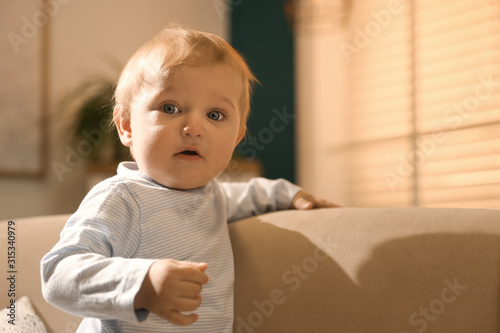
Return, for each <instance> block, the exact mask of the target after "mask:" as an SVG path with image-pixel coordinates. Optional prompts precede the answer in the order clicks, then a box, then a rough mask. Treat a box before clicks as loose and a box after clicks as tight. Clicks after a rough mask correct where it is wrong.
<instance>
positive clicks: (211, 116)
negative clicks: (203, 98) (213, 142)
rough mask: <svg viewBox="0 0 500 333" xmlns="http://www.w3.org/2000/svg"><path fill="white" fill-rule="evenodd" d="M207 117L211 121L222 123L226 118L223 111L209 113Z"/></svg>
mask: <svg viewBox="0 0 500 333" xmlns="http://www.w3.org/2000/svg"><path fill="white" fill-rule="evenodd" d="M207 117H208V119H210V120H216V121H220V120H222V119H224V118H225V117H226V116H225V115H224V114H223V113H222V112H221V111H210V112H209V113H207Z"/></svg>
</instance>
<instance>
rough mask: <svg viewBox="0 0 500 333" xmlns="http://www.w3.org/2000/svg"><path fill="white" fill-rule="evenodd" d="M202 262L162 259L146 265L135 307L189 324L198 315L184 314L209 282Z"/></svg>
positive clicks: (199, 300) (198, 302)
mask: <svg viewBox="0 0 500 333" xmlns="http://www.w3.org/2000/svg"><path fill="white" fill-rule="evenodd" d="M206 269H207V264H205V263H193V262H186V261H175V260H170V259H164V260H159V261H156V262H155V263H154V264H153V265H152V266H151V268H150V269H149V271H148V273H147V274H146V277H145V279H144V281H143V283H142V286H141V289H139V292H138V293H137V295H136V297H135V300H134V308H135V310H141V309H146V310H148V311H150V312H152V313H154V314H156V315H157V316H159V317H162V318H164V319H167V320H168V321H170V322H171V323H172V324H176V325H189V324H192V323H194V322H195V321H196V320H198V315H197V314H194V313H191V314H183V313H182V312H186V311H194V310H196V309H197V308H198V307H199V306H200V304H201V295H200V294H201V290H202V288H203V285H204V284H206V283H207V282H208V276H207V275H206V274H205V273H204V271H205V270H206Z"/></svg>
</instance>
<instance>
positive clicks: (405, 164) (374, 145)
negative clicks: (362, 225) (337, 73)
mask: <svg viewBox="0 0 500 333" xmlns="http://www.w3.org/2000/svg"><path fill="white" fill-rule="evenodd" d="M347 29H348V34H347V36H346V38H345V43H343V44H342V45H340V46H339V47H341V49H342V51H343V53H344V55H345V58H346V63H347V66H348V73H349V75H348V77H349V81H348V82H347V84H348V87H349V88H348V91H349V93H348V97H347V100H348V103H347V104H348V106H347V107H348V116H347V124H346V125H347V126H348V131H347V133H348V137H347V140H346V144H345V145H343V146H342V147H337V148H336V153H338V154H342V155H343V156H345V160H346V161H347V166H348V167H347V174H348V177H347V182H348V186H347V187H348V188H349V190H348V191H349V193H348V197H349V199H350V202H349V204H350V205H362V206H379V205H391V206H397V205H401V206H407V205H414V206H449V207H450V206H451V207H483V208H500V0H418V1H417V0H405V1H403V0H401V1H395V0H389V1H387V0H363V1H362V0H358V1H355V2H354V5H353V7H352V9H351V18H350V21H349V26H348V27H347Z"/></svg>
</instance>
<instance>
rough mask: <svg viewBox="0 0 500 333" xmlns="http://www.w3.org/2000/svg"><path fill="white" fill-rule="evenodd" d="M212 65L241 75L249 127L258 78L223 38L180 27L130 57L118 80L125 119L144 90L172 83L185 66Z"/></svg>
mask: <svg viewBox="0 0 500 333" xmlns="http://www.w3.org/2000/svg"><path fill="white" fill-rule="evenodd" d="M212 64H226V65H229V66H230V67H231V68H233V69H234V70H235V71H236V72H237V73H239V74H240V76H241V78H242V81H243V87H244V91H243V92H242V96H241V99H240V109H241V112H242V117H241V118H242V124H245V123H246V120H247V118H248V114H249V112H250V96H251V92H252V87H253V85H254V84H255V83H256V82H257V79H256V78H255V76H254V75H253V74H252V72H251V70H250V68H249V67H248V65H247V64H246V62H245V60H244V59H243V57H242V56H241V55H240V54H239V53H238V52H237V51H236V50H235V49H234V48H233V47H232V46H231V45H229V43H227V42H226V41H225V40H224V39H222V38H221V37H219V36H216V35H213V34H210V33H207V32H202V31H196V30H191V29H186V28H182V27H178V26H176V27H167V28H164V29H163V30H161V31H160V32H159V33H158V34H156V35H155V36H154V37H153V38H151V39H150V40H149V41H147V42H146V43H145V44H143V45H142V46H141V47H140V48H139V49H138V50H137V51H136V52H135V54H134V55H133V56H132V57H131V58H130V60H129V61H128V63H127V65H126V66H125V68H124V69H123V71H122V74H121V76H120V79H119V80H118V84H117V87H116V90H115V96H114V98H115V103H116V105H120V107H121V112H122V116H125V117H128V116H129V115H130V109H131V104H132V102H133V99H134V97H135V96H136V95H137V94H138V93H139V92H140V91H141V90H142V89H143V88H154V87H161V86H163V85H165V84H168V79H169V77H170V75H171V74H172V73H175V72H176V71H177V70H179V69H180V68H182V67H184V66H204V65H212Z"/></svg>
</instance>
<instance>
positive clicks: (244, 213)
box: [220, 177, 301, 222]
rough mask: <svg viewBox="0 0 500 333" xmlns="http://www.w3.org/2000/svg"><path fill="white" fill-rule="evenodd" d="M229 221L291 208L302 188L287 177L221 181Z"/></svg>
mask: <svg viewBox="0 0 500 333" xmlns="http://www.w3.org/2000/svg"><path fill="white" fill-rule="evenodd" d="M220 187H221V190H222V193H223V195H224V198H225V200H226V208H227V218H228V222H233V221H236V220H240V219H243V218H246V217H250V216H254V215H259V214H263V213H267V212H272V211H277V210H284V209H289V208H290V206H291V203H292V199H293V197H294V196H295V195H296V194H297V192H299V191H300V190H301V188H300V187H299V186H297V185H294V184H292V183H290V182H289V181H287V180H285V179H281V178H280V179H276V180H270V179H266V178H261V177H257V178H253V179H252V180H250V181H249V182H235V183H229V182H228V183H220Z"/></svg>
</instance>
